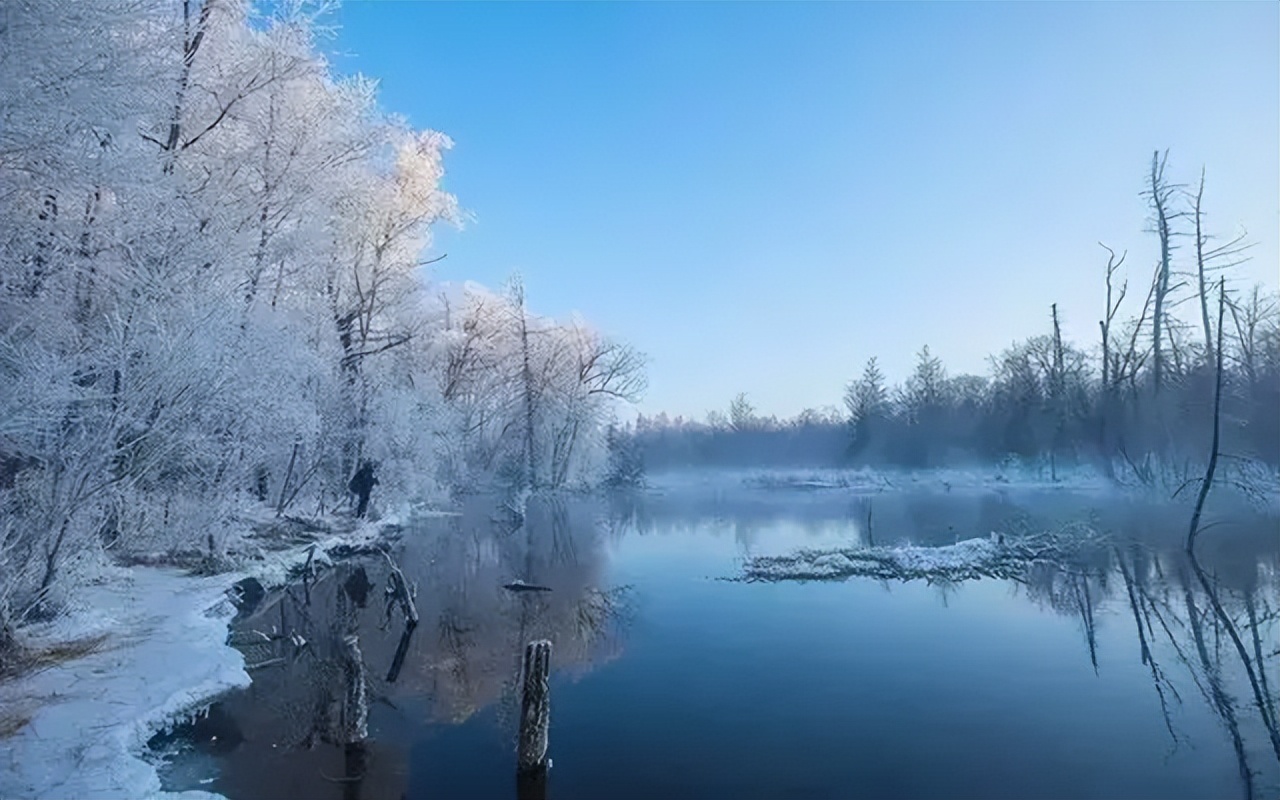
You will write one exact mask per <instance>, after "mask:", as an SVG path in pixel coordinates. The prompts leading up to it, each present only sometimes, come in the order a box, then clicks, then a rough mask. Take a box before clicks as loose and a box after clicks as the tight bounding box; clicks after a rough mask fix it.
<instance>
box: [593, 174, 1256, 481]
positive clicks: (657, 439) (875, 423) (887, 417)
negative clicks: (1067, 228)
mask: <svg viewBox="0 0 1280 800" xmlns="http://www.w3.org/2000/svg"><path fill="white" fill-rule="evenodd" d="M1167 161H1168V154H1167V152H1166V153H1164V154H1161V153H1159V152H1157V153H1155V154H1154V155H1153V156H1152V161H1151V165H1150V171H1149V173H1148V174H1147V176H1146V187H1145V190H1144V191H1143V193H1142V194H1143V198H1144V200H1145V201H1146V203H1147V205H1148V208H1149V211H1150V217H1149V223H1150V225H1149V230H1150V231H1151V232H1152V252H1153V253H1154V254H1155V267H1154V269H1153V270H1152V273H1151V275H1150V279H1149V280H1148V281H1144V282H1143V283H1141V284H1135V285H1131V284H1130V282H1129V281H1128V280H1126V279H1124V278H1123V277H1122V276H1121V270H1122V267H1123V266H1124V264H1125V262H1126V260H1127V259H1126V256H1127V254H1124V253H1116V252H1114V251H1113V250H1111V249H1110V248H1107V247H1106V245H1102V247H1101V249H1100V251H1099V253H1100V259H1099V271H1098V278H1099V296H1098V338H1097V339H1096V340H1094V341H1092V342H1085V343H1077V342H1071V341H1067V340H1066V339H1064V337H1063V335H1062V331H1061V327H1060V325H1059V315H1058V308H1057V306H1056V304H1055V305H1053V306H1051V307H1049V308H1047V309H1045V312H1046V313H1045V323H1046V325H1045V330H1044V332H1042V333H1040V334H1037V335H1035V336H1032V337H1030V338H1028V339H1026V340H1025V341H1022V342H1018V343H1015V344H1013V345H1012V346H1010V347H1009V348H1007V349H1006V350H1004V351H1003V352H1001V353H999V354H998V355H995V356H991V357H990V358H989V363H990V368H989V370H988V372H987V374H985V375H955V376H952V375H949V374H948V372H947V369H946V366H945V365H944V364H943V363H942V361H941V359H939V358H937V357H936V356H934V355H933V354H932V353H931V352H930V350H929V348H928V347H927V346H925V347H923V348H921V350H920V352H919V354H918V355H917V359H916V365H915V369H914V370H913V372H912V374H911V375H910V377H908V378H907V380H906V381H905V383H903V384H901V385H898V386H891V385H889V384H887V383H886V380H885V377H884V375H883V373H882V372H881V370H880V368H879V366H878V364H877V363H876V359H875V358H871V359H870V360H869V361H868V362H867V363H866V365H865V367H864V368H863V369H862V372H861V374H860V375H858V376H857V377H855V378H854V379H853V380H851V381H850V382H849V384H848V386H847V389H846V392H845V396H844V406H845V408H844V410H843V411H840V410H837V409H828V410H826V411H815V410H807V411H805V412H803V413H801V414H800V415H798V416H796V417H795V418H793V419H789V420H778V419H776V418H774V417H762V416H760V415H758V414H757V413H756V410H755V409H754V408H753V406H752V405H751V402H750V400H749V399H748V397H747V396H746V395H744V394H739V395H738V396H737V397H736V398H734V399H733V401H732V402H731V403H730V404H729V407H728V410H727V412H725V411H712V412H710V413H709V414H708V415H707V417H706V419H705V420H703V421H694V420H687V419H683V418H679V417H677V418H675V419H670V418H668V417H667V416H666V415H664V414H660V415H658V416H656V417H640V418H639V419H638V420H637V421H636V423H635V424H634V425H628V426H626V427H625V428H623V429H619V430H617V431H614V432H613V435H612V437H611V440H610V441H611V443H612V446H613V449H614V453H615V455H614V465H615V470H620V471H622V472H629V473H631V474H633V475H634V474H638V473H639V471H640V469H641V465H643V468H645V469H648V470H650V471H655V470H662V469H669V468H675V467H688V466H723V467H783V466H791V467H794V466H894V467H907V468H928V467H938V466H947V465H955V464H961V463H973V462H983V463H992V462H997V461H1002V460H1005V459H1009V458H1010V457H1016V458H1017V459H1019V460H1021V461H1023V462H1024V463H1025V462H1028V461H1029V462H1034V463H1038V464H1039V465H1041V466H1044V467H1047V468H1048V469H1049V470H1050V471H1052V472H1053V473H1055V474H1056V472H1057V470H1058V468H1060V467H1063V466H1076V465H1080V464H1084V463H1088V464H1092V465H1094V466H1097V467H1099V468H1100V469H1102V470H1103V471H1104V472H1106V473H1108V474H1112V475H1114V473H1115V470H1117V469H1124V470H1126V474H1129V475H1135V476H1136V477H1138V478H1139V479H1141V480H1144V481H1150V480H1151V479H1152V478H1153V475H1152V472H1153V470H1157V469H1164V468H1166V467H1167V466H1168V465H1170V464H1182V465H1184V466H1187V467H1188V468H1189V465H1191V464H1196V463H1203V461H1204V460H1205V459H1206V458H1207V457H1208V453H1209V448H1210V439H1211V435H1212V426H1213V411H1214V396H1215V386H1216V383H1217V382H1216V377H1217V374H1218V371H1219V368H1220V369H1221V374H1222V382H1221V385H1222V414H1221V424H1222V426H1221V436H1222V442H1221V449H1222V452H1223V453H1224V456H1226V457H1228V458H1233V459H1236V460H1237V461H1241V460H1243V461H1246V462H1251V463H1255V464H1256V463H1258V462H1261V463H1263V464H1266V465H1268V466H1269V467H1271V468H1275V467H1277V466H1280V313H1278V311H1277V309H1278V308H1280V304H1278V302H1277V293H1276V287H1275V286H1269V287H1264V286H1252V287H1247V288H1246V287H1238V286H1233V285H1232V284H1233V281H1232V278H1233V268H1235V267H1238V266H1239V265H1240V264H1242V263H1244V262H1245V261H1246V260H1247V259H1248V257H1249V249H1250V243H1249V241H1248V239H1247V236H1246V234H1244V233H1240V234H1238V235H1235V236H1233V237H1231V238H1225V239H1222V238H1218V237H1216V236H1213V235H1211V234H1210V233H1209V232H1208V231H1207V230H1205V227H1204V220H1205V205H1204V202H1205V181H1204V173H1203V171H1202V172H1201V175H1200V178H1199V180H1198V181H1197V182H1196V183H1194V184H1193V185H1190V186H1187V185H1181V184H1177V183H1174V182H1173V181H1172V180H1171V179H1170V178H1169V177H1167V173H1166V165H1167Z"/></svg>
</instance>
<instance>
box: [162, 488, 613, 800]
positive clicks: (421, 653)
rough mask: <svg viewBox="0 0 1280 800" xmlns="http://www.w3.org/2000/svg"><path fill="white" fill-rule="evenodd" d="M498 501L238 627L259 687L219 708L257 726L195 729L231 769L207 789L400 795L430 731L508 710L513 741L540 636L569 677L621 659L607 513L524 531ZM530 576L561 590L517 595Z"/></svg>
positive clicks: (221, 769) (236, 793)
mask: <svg viewBox="0 0 1280 800" xmlns="http://www.w3.org/2000/svg"><path fill="white" fill-rule="evenodd" d="M490 509H491V506H489V505H486V504H484V503H483V502H474V503H473V504H472V505H471V506H468V507H467V508H465V509H464V510H463V512H462V513H461V514H459V515H457V516H454V517H449V518H444V519H434V520H430V521H428V522H425V523H423V524H420V525H418V526H415V527H413V528H411V529H410V530H409V531H408V533H407V534H406V535H405V536H404V537H403V539H402V540H401V541H400V542H398V543H397V545H396V546H395V547H394V548H393V550H392V553H391V554H390V555H389V556H382V555H380V554H379V555H371V556H370V557H366V558H363V559H359V560H357V561H353V562H346V563H342V564H340V565H339V566H338V567H337V568H335V569H329V570H323V571H320V572H319V573H318V575H317V576H316V577H315V578H314V579H310V576H308V579H307V580H304V581H302V582H301V583H300V584H299V585H295V586H292V587H289V588H288V589H286V590H284V591H282V592H279V593H277V594H276V595H274V596H269V597H268V598H267V599H266V600H265V601H264V602H262V603H260V604H259V605H258V606H257V608H256V610H255V611H254V612H253V614H252V615H251V616H248V617H246V618H244V619H242V620H240V621H239V622H238V623H237V624H236V625H235V629H234V633H233V638H232V642H233V644H235V645H236V646H238V647H239V648H240V649H241V650H242V651H243V652H244V654H245V659H246V663H247V665H248V666H249V667H250V669H251V674H252V675H253V684H252V686H251V687H250V688H249V689H248V690H247V691H246V692H244V693H241V694H238V695H236V696H233V697H231V698H229V699H227V700H226V701H224V702H223V703H221V704H219V706H218V707H217V715H218V719H223V720H234V724H235V726H236V728H237V729H238V730H243V731H251V732H252V734H250V735H249V736H247V737H246V739H247V741H246V743H242V744H240V745H239V746H234V747H231V748H230V749H229V750H228V749H227V748H226V747H225V746H224V747H223V748H222V749H221V750H218V751H217V752H216V753H215V752H214V747H215V744H214V741H215V740H213V739H212V734H210V735H208V736H205V735H203V733H202V732H196V733H194V734H189V735H190V738H194V739H196V740H197V754H199V753H203V754H204V755H206V756H208V757H211V758H213V760H214V761H215V762H216V764H217V774H218V777H217V779H216V780H215V781H214V782H213V784H212V785H210V786H202V787H200V788H212V789H213V790H215V791H219V792H222V793H224V794H226V795H228V796H230V797H234V798H251V797H283V796H292V797H337V796H341V797H343V798H344V800H352V799H353V798H362V799H363V800H376V799H377V798H400V797H402V796H403V795H404V793H405V792H406V791H407V790H408V778H407V775H408V765H407V762H406V757H407V756H406V753H407V749H408V745H409V744H410V740H411V739H412V734H413V731H414V730H415V729H416V728H417V727H419V726H421V725H424V724H439V723H444V724H460V723H463V722H465V721H467V720H468V719H469V718H470V717H472V716H473V715H474V714H475V713H476V712H477V711H478V710H480V709H482V708H485V707H486V706H495V707H496V708H497V709H498V710H499V712H500V713H499V717H498V719H499V724H500V725H501V726H502V728H503V731H504V735H505V734H506V733H513V732H514V720H515V709H516V707H517V706H516V701H517V699H518V698H517V697H516V681H517V678H518V676H519V665H520V662H519V659H520V654H521V652H522V650H523V647H524V644H525V643H526V642H527V641H529V640H531V639H540V638H546V639H550V640H551V641H552V643H553V651H552V653H553V669H554V670H555V671H556V672H558V673H569V674H576V675H584V674H586V673H588V672H589V671H590V670H592V669H594V668H595V667H596V666H598V665H599V664H601V663H603V662H605V661H608V660H610V659H613V658H616V657H617V656H618V655H619V654H620V653H621V651H622V641H623V639H622V635H621V634H622V630H623V626H624V624H625V622H626V619H627V612H628V602H627V601H628V592H627V587H625V586H611V585H606V584H604V583H603V580H604V566H605V561H604V555H603V542H604V539H603V537H602V536H601V535H600V533H599V528H600V526H599V525H598V522H597V520H596V518H595V516H594V513H593V510H592V509H591V508H589V507H578V508H575V507H572V506H571V505H570V504H568V503H565V502H533V503H531V504H530V508H529V509H528V512H527V518H526V522H525V525H524V526H523V527H522V528H520V529H517V530H515V531H512V530H511V528H510V526H509V525H504V524H503V522H502V521H501V520H496V521H495V520H494V519H493V515H492V514H491V513H490ZM516 582H523V583H524V584H533V585H538V586H541V587H545V588H546V589H549V591H518V590H517V591H513V590H512V589H510V588H504V587H507V586H510V585H511V584H513V583H516ZM357 673H361V674H359V675H357ZM361 692H364V693H365V695H364V696H362V695H361ZM206 727H207V726H206ZM366 733H367V734H368V735H367V736H366ZM221 741H222V742H224V743H225V741H226V739H225V737H224V738H222V739H221ZM195 758H196V756H193V755H191V754H188V755H187V756H184V758H183V759H179V762H180V766H181V765H182V764H181V762H183V761H184V759H185V761H186V764H185V768H186V769H185V772H187V773H192V772H194V771H196V770H197V768H196V767H194V766H192V765H191V763H190V762H191V761H192V760H193V759H195ZM203 763H204V766H205V767H206V768H207V767H208V766H209V765H208V763H207V760H206V761H204V762H203ZM513 763H514V762H513ZM169 782H170V783H175V784H180V783H182V778H181V776H180V775H174V774H171V775H170V776H169ZM187 782H188V783H190V781H187Z"/></svg>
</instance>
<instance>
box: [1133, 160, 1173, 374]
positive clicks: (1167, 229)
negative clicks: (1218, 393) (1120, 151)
mask: <svg viewBox="0 0 1280 800" xmlns="http://www.w3.org/2000/svg"><path fill="white" fill-rule="evenodd" d="M1168 161H1169V151H1168V150H1166V151H1165V152H1164V155H1163V156H1162V155H1161V154H1160V151H1159V150H1157V151H1155V152H1154V153H1153V154H1152V156H1151V174H1150V177H1149V179H1148V183H1147V188H1146V190H1145V191H1143V193H1142V195H1143V197H1145V198H1146V199H1147V202H1148V203H1149V204H1150V206H1151V215H1152V220H1151V222H1152V226H1153V231H1154V233H1155V234H1156V235H1157V236H1158V237H1159V238H1160V261H1159V263H1158V264H1156V272H1155V275H1154V276H1153V278H1152V297H1153V299H1154V301H1155V308H1154V309H1153V314H1152V317H1151V370H1152V381H1153V384H1154V388H1155V391H1156V392H1159V391H1160V389H1161V387H1162V386H1163V385H1164V375H1165V359H1164V349H1163V338H1164V324H1165V315H1166V314H1167V313H1168V304H1169V295H1170V293H1171V291H1172V288H1173V287H1172V286H1171V284H1170V276H1171V275H1172V266H1171V264H1172V258H1173V249H1174V246H1173V227H1172V223H1173V221H1174V220H1175V219H1177V218H1178V217H1180V216H1181V214H1180V213H1179V212H1177V211H1175V210H1174V209H1173V198H1174V196H1175V194H1176V193H1177V192H1178V190H1179V188H1180V187H1178V186H1176V185H1174V184H1171V183H1169V181H1168V179H1167V178H1166V177H1165V172H1164V170H1165V165H1166V164H1167V163H1168Z"/></svg>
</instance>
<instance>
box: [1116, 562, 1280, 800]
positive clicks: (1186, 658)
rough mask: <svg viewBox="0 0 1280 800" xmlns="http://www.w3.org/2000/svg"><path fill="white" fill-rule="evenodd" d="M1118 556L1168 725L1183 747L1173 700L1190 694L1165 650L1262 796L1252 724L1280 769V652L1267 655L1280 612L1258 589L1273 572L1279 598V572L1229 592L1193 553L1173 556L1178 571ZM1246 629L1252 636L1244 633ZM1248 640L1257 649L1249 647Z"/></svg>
mask: <svg viewBox="0 0 1280 800" xmlns="http://www.w3.org/2000/svg"><path fill="white" fill-rule="evenodd" d="M1113 552H1114V556H1115V560H1116V565H1117V569H1118V570H1119V572H1120V574H1121V577H1122V578H1123V580H1124V584H1125V589H1126V595H1127V598H1128V607H1129V610H1130V612H1131V613H1132V615H1133V618H1134V624H1135V626H1136V628H1137V632H1138V640H1139V645H1140V648H1141V657H1142V660H1143V663H1144V664H1145V665H1147V666H1148V668H1149V669H1150V672H1151V678H1152V684H1153V685H1154V687H1155V690H1156V692H1157V695H1158V696H1159V699H1160V706H1161V709H1162V711H1163V713H1164V716H1165V724H1166V726H1167V727H1168V729H1169V733H1170V735H1171V736H1172V737H1173V738H1174V741H1175V744H1176V743H1177V741H1178V740H1179V737H1178V736H1177V734H1176V733H1175V729H1174V726H1173V724H1172V722H1171V719H1170V718H1171V714H1170V703H1169V700H1170V698H1172V699H1173V701H1174V702H1176V703H1178V704H1181V703H1182V696H1181V695H1180V694H1179V693H1178V691H1177V688H1176V684H1175V681H1174V679H1173V678H1172V677H1171V676H1170V674H1169V673H1168V672H1167V671H1166V670H1165V669H1164V668H1163V667H1161V666H1160V664H1159V662H1158V660H1157V656H1156V651H1157V647H1158V646H1160V645H1163V648H1166V649H1167V652H1168V653H1169V654H1170V655H1171V656H1172V658H1173V660H1174V663H1177V664H1179V665H1181V667H1182V668H1183V670H1184V673H1185V675H1186V677H1187V679H1188V680H1189V681H1190V682H1191V683H1192V685H1194V686H1195V687H1196V689H1197V691H1198V692H1199V694H1200V695H1201V697H1202V698H1203V699H1204V701H1205V703H1206V705H1208V707H1209V708H1210V709H1212V710H1213V712H1214V714H1215V715H1216V716H1217V717H1218V719H1219V721H1220V722H1221V723H1222V726H1223V729H1224V731H1225V732H1226V734H1227V737H1228V739H1229V740H1230V742H1231V747H1232V751H1233V752H1234V753H1235V757H1236V763H1237V767H1238V770H1239V774H1240V780H1241V786H1242V789H1243V793H1244V796H1245V797H1246V798H1252V797H1254V796H1255V790H1256V785H1255V784H1256V778H1257V772H1256V771H1255V770H1254V769H1253V768H1252V767H1251V766H1250V760H1251V754H1252V752H1253V750H1254V747H1253V746H1251V744H1250V738H1251V734H1250V732H1249V727H1250V725H1254V726H1256V727H1257V728H1260V729H1261V730H1259V731H1256V732H1257V733H1260V734H1261V735H1262V738H1263V740H1264V741H1266V742H1268V743H1269V744H1270V749H1271V751H1272V755H1273V757H1274V758H1275V760H1276V763H1277V764H1280V739H1278V737H1277V730H1276V718H1275V705H1276V699H1275V695H1274V694H1272V692H1271V689H1270V686H1269V683H1268V679H1267V673H1268V672H1271V671H1272V670H1274V665H1273V664H1272V663H1270V662H1273V661H1274V660H1275V658H1276V656H1277V655H1280V652H1272V653H1267V652H1266V650H1267V648H1268V647H1272V648H1274V647H1275V644H1276V641H1277V638H1276V636H1275V626H1274V623H1275V614H1274V612H1273V611H1272V609H1271V608H1270V606H1269V604H1268V603H1267V602H1266V600H1265V599H1263V600H1262V601H1261V602H1259V598H1258V592H1257V581H1258V579H1259V576H1260V575H1262V574H1269V580H1270V591H1269V594H1270V596H1275V589H1276V588H1277V587H1276V586H1275V580H1274V579H1275V573H1274V571H1273V570H1271V571H1269V573H1267V571H1266V570H1265V568H1264V567H1261V566H1259V565H1256V564H1255V565H1254V566H1253V567H1252V569H1250V570H1248V571H1247V573H1246V575H1247V578H1246V581H1247V582H1246V585H1245V586H1244V587H1243V588H1241V587H1227V586H1224V585H1223V584H1221V583H1219V582H1218V581H1215V580H1214V579H1213V578H1212V577H1211V576H1210V575H1209V574H1208V573H1207V572H1206V571H1205V570H1204V568H1203V566H1202V565H1201V564H1200V563H1199V562H1198V561H1197V560H1196V559H1195V558H1194V557H1193V556H1187V555H1184V554H1182V553H1175V554H1171V555H1169V556H1167V558H1169V559H1171V560H1173V562H1174V563H1173V565H1172V569H1171V570H1165V569H1163V568H1162V567H1161V560H1162V559H1161V557H1160V556H1159V555H1158V554H1154V553H1151V552H1149V551H1144V550H1143V549H1141V548H1138V547H1130V548H1128V549H1127V550H1125V551H1122V550H1120V549H1119V548H1117V549H1116V550H1114V551H1113ZM1167 571H1168V572H1171V573H1172V580H1167V579H1166V578H1165V577H1164V576H1165V573H1166V572H1167ZM1153 579H1154V580H1153ZM1241 630H1244V631H1245V633H1244V635H1243V636H1242V634H1241ZM1224 633H1225V634H1226V638H1227V640H1228V642H1229V644H1228V646H1227V647H1226V648H1223V647H1222V639H1223V634H1224ZM1246 636H1247V637H1248V639H1249V643H1250V644H1251V645H1252V647H1248V646H1246V644H1245V641H1244V638H1245V637H1246ZM1264 643H1270V644H1264ZM1233 687H1239V690H1243V691H1244V692H1245V693H1246V694H1247V695H1249V696H1251V697H1252V700H1253V702H1252V703H1244V704H1242V703H1241V702H1240V700H1239V699H1238V697H1237V695H1238V693H1239V691H1238V690H1236V689H1233ZM1250 706H1252V708H1250ZM1263 758H1264V759H1265V758H1266V757H1265V756H1264V757H1263Z"/></svg>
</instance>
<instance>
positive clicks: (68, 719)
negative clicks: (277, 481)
mask: <svg viewBox="0 0 1280 800" xmlns="http://www.w3.org/2000/svg"><path fill="white" fill-rule="evenodd" d="M404 513H405V514H407V513H408V510H407V509H406V510H405V512H404ZM402 518H404V517H402V516H398V515H388V516H387V517H384V518H382V519H381V520H379V521H377V522H366V523H364V524H362V525H360V527H358V528H356V529H355V530H354V531H352V532H351V533H347V534H338V535H334V536H331V537H329V538H327V539H325V540H323V541H320V542H317V543H316V550H315V556H314V557H315V558H316V559H323V560H324V561H328V558H327V556H326V555H325V550H327V549H331V548H333V547H336V546H338V545H354V546H360V545H372V544H374V543H376V541H377V540H378V539H379V537H380V536H381V534H382V530H383V528H384V527H386V526H387V525H389V524H396V523H398V522H399V520H400V519H402ZM310 548H311V545H309V544H308V545H302V546H300V547H295V548H292V549H289V550H285V551H280V552H277V553H272V554H270V555H268V556H266V557H265V558H264V559H263V560H262V561H260V562H257V563H255V564H254V565H253V566H252V568H251V569H248V570H245V571H241V572H236V573H228V574H223V575H215V576H210V577H195V576H192V575H190V574H188V573H185V572H183V571H180V570H176V569H164V568H153V567H134V568H119V567H109V568H106V569H104V570H103V573H102V574H101V575H100V576H99V579H98V580H96V581H94V582H91V583H90V584H88V585H86V586H85V587H84V588H83V589H82V590H81V592H80V593H79V595H78V596H77V599H76V601H75V603H74V606H73V608H72V609H71V613H70V614H69V615H67V616H66V617H64V618H63V619H61V620H60V621H59V622H57V623H53V624H50V625H46V626H43V627H41V628H37V629H32V630H28V631H24V634H25V635H26V637H27V639H28V641H29V642H30V643H31V644H35V645H39V644H41V643H54V642H66V641H69V640H72V639H78V638H81V637H84V636H90V635H105V637H106V639H105V641H104V643H103V646H102V647H101V648H100V649H98V650H97V651H95V652H93V653H91V654H89V655H86V656H83V657H80V658H76V659H74V660H72V661H69V662H66V663H63V664H59V665H57V666H54V667H51V668H48V669H45V670H42V671H39V672H35V673H32V674H29V675H25V676H23V677H21V678H19V679H16V680H13V681H10V682H8V683H3V684H0V709H4V710H5V711H7V712H9V713H26V714H29V715H30V719H29V721H28V722H27V723H26V724H25V725H24V726H22V727H21V728H20V729H19V730H18V731H17V732H16V733H14V734H13V735H11V736H9V737H8V738H6V739H5V740H4V750H5V757H4V758H3V759H0V797H3V798H5V800H18V799H19V798H76V799H77V800H93V799H94V798H103V800H117V799H118V798H131V800H132V799H133V798H138V800H142V799H143V798H164V800H217V799H218V798H219V797H220V796H219V795H216V794H211V793H209V792H203V791H187V792H176V793H165V792H163V791H162V790H161V786H160V778H159V776H158V774H157V773H156V769H155V767H154V766H153V765H152V764H150V763H148V762H147V761H145V760H144V759H143V758H142V757H141V755H142V754H143V753H144V752H145V750H146V746H147V742H148V740H149V739H150V738H151V737H152V736H153V735H154V734H155V733H157V732H159V731H161V730H165V729H168V728H170V727H172V726H173V725H175V724H177V723H178V722H180V721H182V720H183V719H187V718H189V717H190V716H191V715H192V714H193V713H199V711H200V710H201V709H204V708H207V707H208V705H209V703H210V702H211V701H213V700H214V699H216V698H218V697H219V696H222V695H224V694H226V693H228V692H231V691H233V690H236V689H241V688H244V687H245V686H248V685H249V675H248V673H247V672H246V671H245V669H244V658H243V656H242V655H241V654H240V652H239V651H238V650H236V649H235V648H233V647H230V646H229V645H227V644H226V641H227V632H228V623H229V622H230V621H231V619H232V617H234V616H235V607H234V606H233V605H232V603H231V601H230V599H229V596H228V594H227V589H228V588H229V587H230V586H231V585H232V584H233V583H235V582H236V581H238V580H240V579H242V578H245V577H249V576H252V577H255V578H257V579H258V580H259V581H261V582H262V583H263V584H264V585H266V586H274V585H280V584H282V583H284V582H285V581H287V580H288V575H289V572H290V570H291V569H292V568H295V567H297V566H299V565H301V564H302V563H303V562H305V560H306V558H307V555H308V552H309V550H310Z"/></svg>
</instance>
